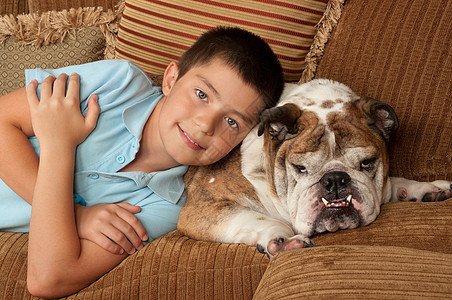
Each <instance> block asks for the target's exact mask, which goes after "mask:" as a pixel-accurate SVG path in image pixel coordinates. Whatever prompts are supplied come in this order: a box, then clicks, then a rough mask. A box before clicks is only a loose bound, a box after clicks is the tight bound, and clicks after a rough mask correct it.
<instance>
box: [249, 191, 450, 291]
mask: <svg viewBox="0 0 452 300" xmlns="http://www.w3.org/2000/svg"><path fill="white" fill-rule="evenodd" d="M451 211H452V199H450V200H447V201H444V202H441V203H406V202H405V203H402V202H399V203H388V204H385V205H383V207H382V212H381V214H380V216H379V217H378V219H377V220H376V221H375V222H374V223H372V224H371V225H369V226H366V227H361V228H358V229H353V230H343V231H338V232H336V233H327V234H323V235H320V236H317V237H314V238H313V240H314V241H315V243H316V247H314V248H309V249H300V250H294V251H286V252H283V253H280V254H278V255H277V256H275V257H274V258H273V259H272V260H271V261H270V264H269V266H268V269H267V271H266V272H265V274H264V277H263V278H262V281H261V283H260V284H259V287H258V289H257V291H256V294H255V297H254V299H303V298H304V297H316V299H317V297H320V298H330V297H341V298H342V297H344V298H347V299H351V298H360V299H369V298H372V299H382V298H385V299H387V298H393V299H400V298H407V299H408V298H411V297H437V298H447V297H449V296H450V295H452V281H451V280H450V279H451V278H452V235H451V234H450V233H451V232H452V214H451V213H450V212H451Z"/></svg>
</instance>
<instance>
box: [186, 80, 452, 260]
mask: <svg viewBox="0 0 452 300" xmlns="http://www.w3.org/2000/svg"><path fill="white" fill-rule="evenodd" d="M397 127H398V121H397V117H396V114H395V112H394V110H393V109H392V108H391V107H390V106H389V105H388V104H385V103H383V102H380V101H377V100H374V99H370V98H360V97H358V96H357V95H356V94H355V93H354V92H353V91H352V90H351V89H350V88H349V87H347V86H345V85H343V84H341V83H338V82H334V81H331V80H326V79H317V80H313V81H311V82H308V83H306V84H302V85H288V86H286V88H285V91H284V93H283V96H282V97H281V100H280V102H279V104H278V105H277V106H276V107H274V108H271V109H268V110H265V111H264V112H263V113H262V115H261V122H260V124H259V125H258V126H256V128H254V129H253V130H252V131H251V132H250V133H249V135H248V136H247V137H246V139H245V140H244V141H243V142H242V144H241V146H240V147H239V148H237V149H236V150H234V151H233V152H231V153H230V154H229V155H228V157H226V158H225V159H223V160H222V161H220V162H218V163H216V164H214V165H211V166H205V167H198V168H191V169H190V170H189V172H188V173H187V175H186V184H187V193H188V197H187V202H186V204H185V206H184V208H183V209H182V211H181V213H180V216H179V221H178V229H179V231H181V232H182V233H183V234H185V235H187V236H189V237H192V238H194V239H198V240H206V241H215V242H223V243H245V244H248V245H250V246H256V247H257V249H258V250H259V251H260V252H262V253H266V254H267V255H268V256H269V257H272V256H274V255H275V254H277V253H278V252H280V251H283V250H289V249H294V248H301V247H307V246H312V245H313V243H312V242H311V240H310V237H312V236H313V235H314V234H316V233H322V232H334V231H337V230H338V229H348V228H356V227H358V226H365V225H368V224H370V223H371V222H373V221H374V220H375V219H376V218H377V216H378V214H379V213H380V206H381V205H382V204H383V203H386V202H389V201H401V200H402V201H441V200H445V199H447V198H449V197H451V194H452V193H451V183H450V182H448V181H435V182H430V183H426V182H417V181H411V180H407V179H404V178H394V177H389V159H388V153H387V150H386V148H387V147H386V146H387V143H388V141H389V139H390V136H391V134H392V133H393V131H395V130H396V129H397Z"/></svg>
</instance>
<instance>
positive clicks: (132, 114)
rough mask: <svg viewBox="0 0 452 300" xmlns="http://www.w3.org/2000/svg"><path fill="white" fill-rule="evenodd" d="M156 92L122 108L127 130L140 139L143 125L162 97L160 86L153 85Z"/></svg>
mask: <svg viewBox="0 0 452 300" xmlns="http://www.w3.org/2000/svg"><path fill="white" fill-rule="evenodd" d="M154 89H156V92H155V93H153V94H152V95H151V96H150V97H149V98H146V99H145V100H143V101H140V102H137V103H134V104H132V105H130V106H129V107H127V108H126V109H124V112H123V113H122V119H123V121H124V124H125V125H126V128H127V130H128V131H129V132H130V133H131V134H133V135H134V136H135V137H136V138H138V139H141V135H142V132H143V128H144V125H145V124H146V121H147V120H148V118H149V116H150V115H151V113H152V111H153V110H154V108H155V106H156V105H157V103H158V102H159V101H160V100H161V99H162V97H163V93H162V91H161V88H159V87H154Z"/></svg>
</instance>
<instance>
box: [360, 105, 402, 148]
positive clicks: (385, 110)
mask: <svg viewBox="0 0 452 300" xmlns="http://www.w3.org/2000/svg"><path fill="white" fill-rule="evenodd" d="M364 102H365V105H364V106H363V107H362V108H363V110H364V112H365V113H366V115H367V123H368V124H369V126H370V128H372V129H373V130H375V131H376V132H377V133H379V134H380V135H381V136H382V137H383V138H384V140H385V142H386V143H388V142H389V139H390V137H391V135H392V133H393V132H395V131H396V130H397V128H399V121H398V119H397V115H396V113H395V111H394V109H393V108H392V107H391V106H390V105H389V104H387V103H384V102H381V101H379V100H375V99H372V98H366V99H364Z"/></svg>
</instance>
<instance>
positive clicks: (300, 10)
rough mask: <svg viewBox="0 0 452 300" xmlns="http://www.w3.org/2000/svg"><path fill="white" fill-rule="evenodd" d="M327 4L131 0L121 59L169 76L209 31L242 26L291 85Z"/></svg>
mask: <svg viewBox="0 0 452 300" xmlns="http://www.w3.org/2000/svg"><path fill="white" fill-rule="evenodd" d="M327 2H328V1H327V0H253V1H251V0H250V1H243V0H217V1H206V0H162V1H158V0H126V1H125V10H124V14H123V16H122V19H121V23H120V27H119V33H118V43H117V46H116V53H115V57H116V58H125V59H129V60H131V61H133V62H134V63H136V64H137V65H138V66H140V67H141V68H142V69H143V70H144V71H145V72H147V73H149V74H154V75H161V74H163V72H164V70H165V68H166V66H167V65H168V63H169V62H171V61H178V60H179V57H180V56H181V54H182V53H183V52H184V51H185V50H187V48H188V47H190V46H191V45H192V44H193V43H194V41H195V40H196V39H197V38H198V37H199V36H200V35H201V34H202V33H203V32H204V31H206V30H208V29H210V28H213V27H215V26H219V25H222V26H239V27H242V28H244V29H247V30H249V31H252V32H254V33H256V34H258V35H260V36H261V37H262V38H264V39H265V40H266V41H267V42H268V43H269V44H270V46H271V47H272V49H273V51H274V52H275V53H276V55H277V56H278V58H279V60H280V62H281V64H282V66H283V71H284V76H285V80H286V81H298V80H299V79H300V75H301V73H302V71H303V68H304V66H305V56H306V54H307V52H308V51H309V48H310V46H311V44H312V41H313V38H314V35H315V33H316V31H317V30H316V27H315V25H316V24H317V23H318V22H319V20H320V19H321V17H322V15H323V11H324V10H325V7H326V3H327Z"/></svg>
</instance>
